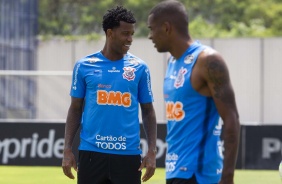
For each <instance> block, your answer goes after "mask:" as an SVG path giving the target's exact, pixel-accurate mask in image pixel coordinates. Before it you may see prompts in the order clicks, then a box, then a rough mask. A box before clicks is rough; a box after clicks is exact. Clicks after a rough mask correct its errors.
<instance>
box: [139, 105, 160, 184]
mask: <svg viewBox="0 0 282 184" xmlns="http://www.w3.org/2000/svg"><path fill="white" fill-rule="evenodd" d="M140 106H141V111H142V120H143V126H144V130H145V134H146V137H147V142H148V152H147V154H146V156H145V157H144V158H143V161H142V164H141V166H140V168H139V170H141V169H143V168H144V167H146V172H145V174H144V175H143V177H142V181H143V182H144V181H147V180H149V179H150V178H151V177H152V176H153V175H154V173H155V169H156V139H157V123H156V115H155V110H154V107H153V104H152V103H147V104H140Z"/></svg>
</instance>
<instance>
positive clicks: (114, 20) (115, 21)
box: [103, 6, 136, 32]
mask: <svg viewBox="0 0 282 184" xmlns="http://www.w3.org/2000/svg"><path fill="white" fill-rule="evenodd" d="M120 21H124V22H127V23H131V24H134V23H135V22H136V20H135V18H134V16H133V13H132V12H131V11H129V10H127V9H126V8H124V7H122V6H117V7H116V8H113V9H110V10H108V12H107V13H106V14H105V15H104V16H103V30H104V31H105V32H106V31H107V29H113V28H115V27H119V25H120Z"/></svg>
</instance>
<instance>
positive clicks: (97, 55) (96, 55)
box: [76, 51, 103, 64]
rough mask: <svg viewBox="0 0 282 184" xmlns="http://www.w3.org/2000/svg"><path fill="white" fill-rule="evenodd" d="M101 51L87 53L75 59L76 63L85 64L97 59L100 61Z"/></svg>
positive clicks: (94, 61)
mask: <svg viewBox="0 0 282 184" xmlns="http://www.w3.org/2000/svg"><path fill="white" fill-rule="evenodd" d="M102 60H103V59H102V56H101V52H100V51H99V52H95V53H92V54H89V55H86V56H84V57H82V58H80V59H79V60H77V62H76V63H77V64H87V63H96V62H98V61H102Z"/></svg>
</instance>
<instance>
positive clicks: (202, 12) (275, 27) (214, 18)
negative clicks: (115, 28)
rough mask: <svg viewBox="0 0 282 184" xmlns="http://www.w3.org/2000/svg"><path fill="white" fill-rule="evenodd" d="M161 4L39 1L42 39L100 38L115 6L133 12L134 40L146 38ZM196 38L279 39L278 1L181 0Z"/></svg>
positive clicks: (146, 0)
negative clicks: (150, 15) (151, 16)
mask: <svg viewBox="0 0 282 184" xmlns="http://www.w3.org/2000/svg"><path fill="white" fill-rule="evenodd" d="M160 1H161V0H40V1H39V34H40V35H42V36H48V35H51V36H54V35H56V36H79V35H88V36H90V37H91V38H95V37H97V35H102V34H103V31H102V25H101V24H102V23H101V21H102V16H103V15H104V13H105V12H106V11H107V10H108V9H110V8H112V7H115V6H117V5H123V6H125V7H126V8H128V9H130V10H132V11H133V12H134V14H135V17H136V19H137V24H136V36H139V37H146V36H147V35H148V29H147V22H146V21H147V15H148V12H149V10H150V9H151V8H152V7H153V6H154V5H155V4H156V3H157V2H160ZM180 1H181V2H183V3H184V4H185V6H186V7H187V9H188V14H189V17H190V32H191V33H192V35H193V36H194V37H197V38H215V37H217V38H219V37H276V36H282V31H281V30H282V18H280V17H282V1H281V0H229V1H226V0H197V1H194V0H180Z"/></svg>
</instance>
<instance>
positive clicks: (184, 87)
mask: <svg viewBox="0 0 282 184" xmlns="http://www.w3.org/2000/svg"><path fill="white" fill-rule="evenodd" d="M205 48H207V46H203V45H201V44H200V43H199V42H194V43H193V44H192V45H191V46H190V47H189V48H188V49H187V50H186V52H185V53H184V54H183V55H182V56H181V57H180V58H179V59H177V60H175V59H174V58H173V57H171V58H170V59H169V63H168V68H167V72H166V76H165V80H164V99H165V104H166V116H167V120H168V123H167V137H166V141H167V143H168V150H167V155H166V178H167V179H170V178H186V179H187V178H190V177H192V175H193V174H195V176H196V178H197V181H198V182H199V183H206V184H207V183H218V182H219V180H220V177H221V173H222V167H223V163H222V160H223V158H222V142H221V140H220V134H221V124H220V123H219V114H218V112H217V109H216V106H215V104H214V101H213V99H212V98H211V97H206V96H203V95H201V94H199V93H198V92H197V91H195V89H193V87H192V85H191V73H192V69H193V66H194V65H195V63H196V60H197V58H198V55H199V53H200V52H201V51H203V50H204V49H205Z"/></svg>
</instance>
